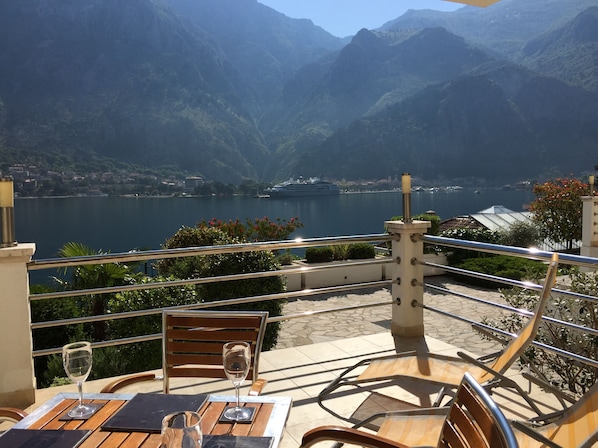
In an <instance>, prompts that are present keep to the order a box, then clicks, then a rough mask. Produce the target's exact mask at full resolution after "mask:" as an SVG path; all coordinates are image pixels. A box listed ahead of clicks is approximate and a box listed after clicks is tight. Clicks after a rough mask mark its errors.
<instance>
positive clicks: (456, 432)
mask: <svg viewBox="0 0 598 448" xmlns="http://www.w3.org/2000/svg"><path fill="white" fill-rule="evenodd" d="M420 423H424V424H423V425H420ZM411 431H412V432H425V431H426V428H425V421H424V422H422V421H421V420H417V421H413V422H412V424H411ZM437 434H438V433H437ZM327 440H330V441H335V442H337V443H340V444H343V443H349V444H353V445H359V446H364V447H371V448H408V447H409V446H410V445H406V444H403V443H402V442H403V441H402V440H401V439H397V438H394V437H385V436H382V435H380V434H371V433H368V432H364V431H362V430H359V429H355V428H346V427H341V426H321V427H318V428H315V429H312V430H310V431H308V432H307V433H305V434H304V435H303V439H302V442H301V448H308V447H310V446H312V445H313V444H315V443H318V442H323V441H327ZM434 446H437V447H443V448H449V447H450V448H485V447H488V448H516V447H518V444H517V440H516V439H515V435H514V433H513V430H512V428H511V426H510V424H509V422H508V421H507V419H506V417H505V416H504V414H503V413H502V411H501V410H500V409H499V407H498V406H497V405H496V403H494V401H493V400H492V398H491V397H490V395H489V394H488V392H486V390H485V389H484V388H483V387H481V386H480V385H479V384H478V383H477V382H476V381H475V379H474V378H473V376H472V375H470V374H469V373H465V375H464V376H463V380H462V382H461V383H460V385H459V388H458V389H457V392H456V395H455V399H454V400H453V402H452V404H451V406H450V408H449V411H448V414H446V415H445V416H444V417H443V424H442V431H441V433H440V434H439V435H437V437H436V441H435V442H434Z"/></svg>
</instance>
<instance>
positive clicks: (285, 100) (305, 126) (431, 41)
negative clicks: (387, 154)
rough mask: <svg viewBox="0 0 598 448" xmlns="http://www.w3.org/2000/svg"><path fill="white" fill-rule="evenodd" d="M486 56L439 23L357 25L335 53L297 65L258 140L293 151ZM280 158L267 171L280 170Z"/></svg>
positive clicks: (294, 153)
mask: <svg viewBox="0 0 598 448" xmlns="http://www.w3.org/2000/svg"><path fill="white" fill-rule="evenodd" d="M490 60H491V58H490V57H489V56H488V55H487V54H485V53H484V52H482V51H480V50H478V49H476V48H473V47H471V46H470V45H468V44H467V42H465V40H464V39H463V38H461V37H459V36H455V35H454V34H451V33H449V32H447V31H446V30H445V29H443V28H430V29H424V30H417V31H405V32H393V33H378V32H374V31H369V30H366V29H362V30H361V31H359V32H358V33H357V35H356V36H355V37H354V38H353V39H352V40H351V43H350V44H348V45H347V46H345V47H344V48H343V49H342V50H341V51H340V52H338V53H335V54H334V55H329V56H328V57H327V58H324V59H322V60H321V61H319V62H318V63H315V64H311V65H308V66H306V67H305V68H303V69H301V70H300V71H299V72H298V74H297V76H296V77H295V78H294V79H293V80H291V81H290V82H289V83H288V84H287V87H286V88H285V91H284V94H283V97H282V99H281V101H280V103H279V104H278V105H277V107H276V108H274V109H273V110H272V113H271V114H270V115H267V116H266V117H264V118H263V119H262V121H261V122H260V125H261V128H262V129H263V130H266V129H271V131H270V132H269V133H267V134H266V139H267V141H268V143H269V146H270V147H271V148H272V149H273V150H274V151H277V152H281V153H284V154H285V155H286V156H288V157H287V159H288V158H289V157H290V158H294V157H296V156H297V154H298V153H300V152H301V151H302V150H304V149H305V148H307V147H309V146H311V145H314V144H317V143H319V142H321V141H323V140H324V139H325V138H326V137H328V136H330V135H332V133H333V132H334V131H336V130H338V129H340V128H342V127H343V126H347V125H349V124H350V123H351V122H353V121H354V120H357V119H359V118H361V117H363V116H367V115H370V114H372V113H375V112H377V111H380V110H384V109H385V108H386V107H388V106H389V105H392V104H394V103H397V102H399V101H401V100H402V99H404V98H406V97H408V96H410V95H412V94H414V93H415V92H417V91H419V90H421V89H422V88H424V87H426V86H428V85H430V84H435V83H438V82H441V81H447V80H450V79H453V78H455V77H456V76H459V75H461V74H463V73H466V72H468V71H470V70H472V69H474V68H475V67H478V66H479V65H481V64H484V63H487V62H488V61H490ZM289 136H291V138H289ZM285 161H286V159H283V161H282V166H278V167H276V169H275V170H274V171H276V172H278V173H279V174H280V172H281V171H282V172H284V170H285ZM287 169H288V165H287ZM285 174H286V175H287V176H288V175H291V174H292V173H290V172H286V173H285ZM283 177H284V175H283Z"/></svg>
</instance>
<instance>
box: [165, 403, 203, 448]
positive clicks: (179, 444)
mask: <svg viewBox="0 0 598 448" xmlns="http://www.w3.org/2000/svg"><path fill="white" fill-rule="evenodd" d="M201 441H202V435H201V417H200V416H199V414H198V413H197V412H191V411H179V412H175V413H173V414H169V415H167V416H166V417H164V418H163V419H162V445H160V447H162V448H201Z"/></svg>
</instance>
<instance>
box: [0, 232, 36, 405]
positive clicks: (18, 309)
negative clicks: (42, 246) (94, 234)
mask: <svg viewBox="0 0 598 448" xmlns="http://www.w3.org/2000/svg"><path fill="white" fill-rule="evenodd" d="M34 252H35V244H33V243H28V244H18V245H16V246H14V247H7V248H2V249H0V322H1V323H0V406H15V407H19V408H25V407H27V406H29V405H30V404H32V403H34V402H35V374H34V371H33V356H32V352H33V339H32V337H31V312H30V308H29V275H28V273H27V263H28V262H29V261H30V260H31V257H32V256H33V254H34Z"/></svg>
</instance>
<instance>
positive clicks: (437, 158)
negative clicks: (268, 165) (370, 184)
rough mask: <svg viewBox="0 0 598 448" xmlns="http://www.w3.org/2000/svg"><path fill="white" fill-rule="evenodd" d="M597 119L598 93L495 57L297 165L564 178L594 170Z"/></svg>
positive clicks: (345, 172) (341, 135)
mask: <svg viewBox="0 0 598 448" xmlns="http://www.w3.org/2000/svg"><path fill="white" fill-rule="evenodd" d="M597 116H598V96H597V95H595V94H590V93H588V92H587V91H586V90H584V89H581V88H579V87H572V86H569V85H567V84H565V83H563V82H561V81H558V80H555V79H553V78H547V77H543V76H539V75H537V74H534V73H533V72H531V71H529V70H526V69H524V68H522V67H518V66H516V65H514V64H510V63H495V64H489V66H488V67H487V68H486V71H485V72H484V71H483V70H480V73H478V74H475V75H465V76H461V77H458V78H457V79H455V80H453V81H449V82H447V83H441V84H438V85H435V86H431V87H427V88H426V89H424V90H422V91H421V92H419V93H417V94H415V95H414V96H412V97H410V98H408V99H406V100H404V101H402V102H401V103H399V104H396V105H394V106H391V107H389V108H388V109H387V110H385V111H383V112H380V113H378V114H376V115H374V116H371V117H368V118H364V119H361V120H358V121H356V122H355V123H353V124H351V125H350V126H348V127H347V128H345V129H342V130H340V131H338V132H336V133H335V134H334V135H333V136H332V137H330V138H329V139H328V140H326V141H325V142H324V143H322V144H321V145H319V146H317V147H314V148H312V149H311V150H310V151H307V152H306V153H305V154H303V155H302V157H301V158H300V159H299V160H298V161H297V163H296V165H294V167H293V168H294V169H295V170H296V171H297V172H312V171H313V170H318V172H319V173H321V174H322V175H323V176H326V177H331V178H338V179H340V178H354V176H355V173H356V172H359V173H360V174H361V175H362V177H363V178H384V177H386V176H397V175H399V174H400V173H402V172H405V171H408V172H412V173H415V174H416V175H417V176H420V177H423V178H426V179H440V178H449V179H450V178H457V177H459V178H470V179H491V180H492V181H494V182H511V181H513V180H514V179H521V178H525V177H528V176H529V175H530V172H532V171H533V172H534V173H536V174H538V175H544V176H554V175H561V176H563V175H568V174H569V173H571V172H580V171H582V170H584V169H587V163H588V160H589V159H591V158H593V155H595V148H596V147H597V145H598V127H597V126H596V118H595V117H597ZM565 150H566V151H567V153H566V154H567V157H563V155H564V151H565ZM530 167H533V169H531V170H530Z"/></svg>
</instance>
